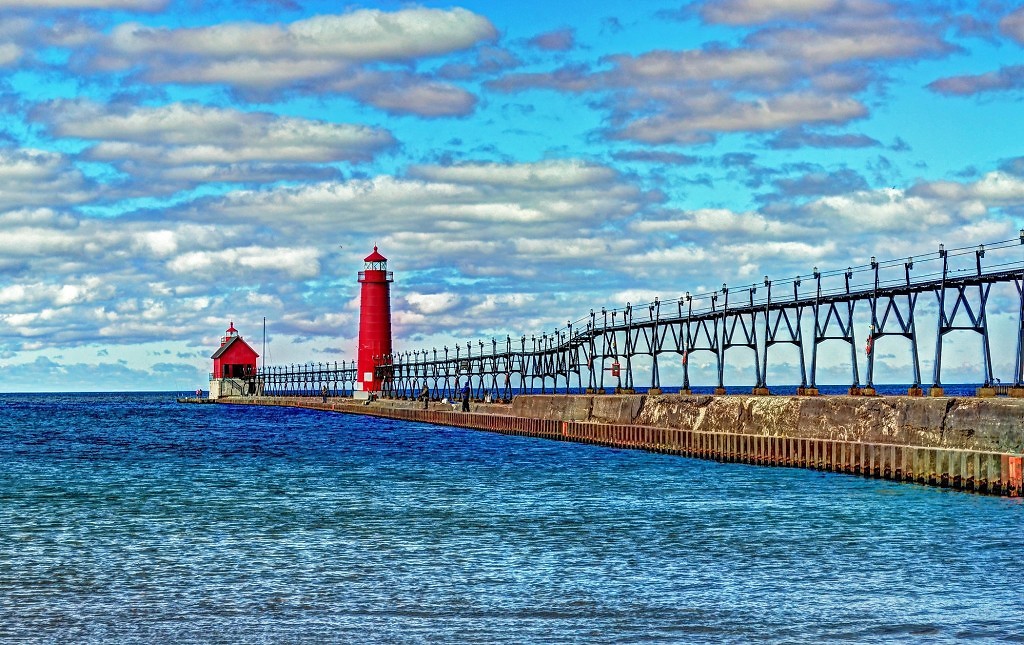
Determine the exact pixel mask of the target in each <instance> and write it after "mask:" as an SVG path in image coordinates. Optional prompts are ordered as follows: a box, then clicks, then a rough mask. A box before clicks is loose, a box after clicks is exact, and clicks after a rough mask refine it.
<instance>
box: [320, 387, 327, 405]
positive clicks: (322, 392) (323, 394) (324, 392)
mask: <svg viewBox="0 0 1024 645" xmlns="http://www.w3.org/2000/svg"><path fill="white" fill-rule="evenodd" d="M320 399H321V400H322V401H323V402H324V403H327V386H326V385H321V386H320Z"/></svg>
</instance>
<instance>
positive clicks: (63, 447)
mask: <svg viewBox="0 0 1024 645" xmlns="http://www.w3.org/2000/svg"><path fill="white" fill-rule="evenodd" d="M1022 582H1024V504H1022V503H1021V502H1020V501H1018V500H1012V499H1000V498H994V497H981V496H973V495H968V494H966V493H958V492H953V491H946V490H941V489H933V488H926V487H921V486H915V485H906V484H894V483H888V482H883V481H875V480H869V479H861V478H858V477H853V476H844V475H833V474H825V473H818V472H813V471H806V470H797V469H774V468H760V467H755V466H746V465H739V464H716V463H713V462H704V461H698V460H690V459H684V458H679V457H672V456H665V455H656V454H648V453H643V452H634V451H624V450H613V449H608V448H601V447H596V446H587V445H579V444H571V443H560V442H552V441H545V440H539V439H529V438H520V437H508V436H502V435H495V434H488V433H481V432H473V431H464V430H459V429H453V428H444V427H435V426H429V425H425V424H418V423H403V422H398V421H391V420H387V419H377V418H362V417H353V416H345V415H336V414H328V413H320V412H314V411H307V410H292V409H284V408H255V407H230V406H213V405H204V406H199V405H178V404H176V403H174V402H173V400H172V399H171V398H170V396H169V395H154V394H129V395H95V394H92V395H47V396H42V395H3V396H0V639H3V640H15V641H19V642H21V641H45V642H54V641H57V642H67V641H73V642H79V641H139V642H167V641H173V642H188V641H202V642H223V641H240V642H253V641H258V642H296V641H307V642H308V641H316V642H320V641H329V642H350V641H357V640H358V641H362V642H367V643H393V642H399V643H416V642H438V641H440V642H460V643H524V642H526V643H529V642H535V643H560V642H586V643H590V642H596V643H610V642H615V643H619V642H682V643H694V642H708V643H717V642H722V641H733V642H745V641H750V640H767V641H784V642H795V643H801V642H803V643H817V642H820V641H822V640H845V641H871V642H877V641H908V640H909V641H915V642H953V641H958V640H964V639H973V640H981V641H996V640H1016V641H1022V640H1024V591H1022Z"/></svg>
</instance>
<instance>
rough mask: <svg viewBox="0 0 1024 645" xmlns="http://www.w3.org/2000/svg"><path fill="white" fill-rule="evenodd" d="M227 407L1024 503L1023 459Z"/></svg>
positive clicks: (515, 421)
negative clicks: (802, 471) (813, 473)
mask: <svg viewBox="0 0 1024 645" xmlns="http://www.w3.org/2000/svg"><path fill="white" fill-rule="evenodd" d="M224 402H225V403H233V404H250V405H278V406H288V407H302V408H311V409H317V410H328V411H335V412H343V413H348V414H362V415H370V416H378V417H386V418H390V419H401V420H405V421H420V422H424V423H432V424H438V425H447V426H456V427H460V428H471V429H474V430H485V431H489V432H497V433H501V434H509V435H517V436H525V437H536V438H543V439H555V440H561V441H575V442H580V443H589V444H596V445H601V446H609V447H614V448H631V449H639V450H647V451H652V452H658V453H663V454H669V455H680V456H684V457H692V458H697V459H711V460H715V461H721V462H737V463H744V464H755V465H762V466H783V467H792V468H809V469H814V470H823V471H830V472H838V473H848V474H852V475H861V476H864V477H875V478H881V479H888V480H893V481H903V482H916V483H918V484H925V485H930V486H941V487H944V488H947V487H948V488H953V489H957V490H963V491H969V492H976V493H987V494H993V495H1004V496H1010V497H1017V496H1021V495H1024V468H1022V456H1021V455H1020V454H1013V453H1005V452H994V451H985V450H972V449H961V448H942V447H926V446H913V445H898V444H887V443H877V442H864V441H845V440H837V439H826V438H818V437H784V436H766V435H755V434H748V433H743V432H714V431H702V430H693V429H686V428H670V427H654V426H645V425H637V424H626V423H598V422H591V421H578V420H571V421H570V420H559V419H545V418H535V417H533V418H531V417H524V416H515V415H512V414H510V413H509V412H510V410H509V408H508V406H495V408H492V409H490V410H488V411H484V412H456V411H452V410H451V409H450V407H449V406H444V408H443V409H437V408H436V407H435V409H429V410H424V409H422V408H419V407H411V404H408V405H409V406H410V407H403V406H402V404H401V403H400V402H382V404H380V405H378V404H369V405H360V404H355V403H352V402H351V401H349V400H331V401H328V402H326V403H324V402H322V401H320V400H317V399H311V398H289V397H260V398H250V399H242V398H233V399H229V400H225V401H224ZM481 407H483V406H481Z"/></svg>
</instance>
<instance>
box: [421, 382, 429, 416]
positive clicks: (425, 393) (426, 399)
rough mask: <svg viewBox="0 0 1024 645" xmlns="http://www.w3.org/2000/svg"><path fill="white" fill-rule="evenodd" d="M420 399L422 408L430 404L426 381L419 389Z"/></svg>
mask: <svg viewBox="0 0 1024 645" xmlns="http://www.w3.org/2000/svg"><path fill="white" fill-rule="evenodd" d="M420 401H423V409H424V410H426V409H427V406H428V405H430V388H428V387H427V384H426V383H424V384H423V388H422V389H420Z"/></svg>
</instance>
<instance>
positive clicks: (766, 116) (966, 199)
mask: <svg viewBox="0 0 1024 645" xmlns="http://www.w3.org/2000/svg"><path fill="white" fill-rule="evenodd" d="M1022 99H1024V8H1021V7H1020V6H1019V5H1017V4H1016V3H1013V2H1001V1H998V0H994V1H991V2H989V1H984V0H983V1H979V2H969V1H956V0H953V1H948V2H940V1H937V0H936V1H931V0H914V1H912V2H911V1H906V2H904V1H898V0H891V1H881V0H878V1H875V0H722V1H717V2H712V1H707V2H701V1H696V2H679V1H672V0H664V1H661V0H640V1H639V2H621V1H616V2H612V1H600V0H588V1H587V2H577V1H575V0H565V1H562V2H537V1H535V0H520V1H519V2H502V3H498V2H461V3H449V2H423V3H418V4H409V3H398V2H377V3H342V2H327V1H308V2H307V1H304V0H217V1H215V2H214V1H209V2H207V1H204V0H0V391H8V392H10V391H59V390H66V391H95V390H170V391H174V390H187V391H191V390H194V389H195V388H196V387H199V386H205V384H206V381H207V378H208V373H209V371H210V369H211V366H212V361H211V360H210V355H211V354H212V353H213V352H214V351H215V350H216V349H217V347H218V345H219V338H220V337H221V336H222V335H223V333H224V330H225V329H226V328H227V327H228V323H229V322H234V324H235V327H237V328H238V329H239V331H240V332H241V334H242V335H243V336H244V337H245V338H246V339H247V340H248V341H249V342H250V343H251V344H252V345H253V346H254V348H256V350H257V351H259V352H262V343H263V340H264V338H263V320H264V318H265V319H266V324H267V335H266V341H267V344H268V352H267V355H266V356H264V357H263V358H264V360H265V361H266V364H268V365H286V364H291V363H300V362H306V361H335V360H337V361H340V360H346V359H347V360H351V359H353V358H354V357H355V346H356V336H357V329H358V295H359V293H358V284H357V282H356V274H357V272H358V271H359V270H361V269H362V268H363V267H362V260H363V258H364V257H365V256H366V255H368V254H369V253H370V252H371V251H372V249H373V247H374V245H376V246H378V247H379V248H380V251H381V252H382V253H383V254H384V255H385V256H387V257H388V259H389V269H391V270H393V271H394V272H395V282H394V284H393V285H392V317H393V325H394V337H395V346H396V349H398V350H400V351H402V350H415V349H421V348H430V347H442V346H444V345H446V344H447V345H450V346H454V344H455V343H462V344H464V343H465V342H467V341H470V342H474V344H475V343H476V342H477V341H478V340H488V341H489V339H491V338H492V337H497V338H505V336H506V335H511V336H513V337H516V336H520V335H523V334H525V335H527V336H529V335H531V334H540V333H541V332H544V331H552V330H555V329H557V328H558V327H560V326H564V325H565V323H566V322H567V321H568V320H577V319H580V318H582V317H584V316H586V315H588V312H589V311H590V310H591V309H599V308H601V307H608V308H613V307H622V306H623V305H625V304H626V303H627V302H630V303H633V304H634V305H635V304H637V303H646V302H649V301H651V300H652V299H653V298H655V297H659V298H662V299H665V298H676V297H678V296H679V295H681V294H682V293H684V292H686V291H690V292H692V293H703V292H708V291H711V290H714V289H718V288H720V286H721V285H722V284H725V283H727V284H733V285H746V284H751V283H756V282H760V281H761V280H762V279H763V277H764V276H772V277H775V276H778V277H779V278H782V277H786V278H787V279H790V280H791V279H792V277H793V276H796V275H807V274H809V273H810V272H811V271H812V268H813V267H821V268H822V269H841V268H844V267H847V266H851V265H852V266H860V265H864V264H866V263H867V262H868V261H869V260H868V258H870V257H872V256H876V257H877V258H879V259H889V258H902V257H906V256H915V255H917V256H924V255H926V254H931V255H934V254H935V250H936V249H937V247H938V244H940V243H945V244H946V245H947V246H950V247H961V246H973V245H976V244H980V243H991V242H995V241H999V240H1007V239H1013V238H1016V237H1017V235H1018V233H1017V231H1018V229H1019V228H1020V227H1021V226H1022V225H1024V208H1022V206H1024V118H1021V117H1022V110H1021V107H1022ZM1015 259H1016V260H1020V259H1021V258H1019V257H1018V258H1015ZM1014 298H1015V295H1013V294H1012V293H1008V294H1007V293H1001V295H998V297H997V298H996V299H995V302H996V304H997V305H998V306H994V307H993V310H992V313H991V316H990V318H991V323H992V324H993V326H994V327H995V328H997V329H1004V328H1007V327H1008V326H1010V325H1012V324H1013V320H1015V318H1014V316H1015V315H1016V310H1015V307H1016V304H1015V302H1014ZM921 307H922V310H923V311H924V312H927V310H928V307H934V305H932V304H930V302H929V301H928V299H927V298H924V297H923V298H922V304H921ZM932 318H934V314H933V315H932ZM922 319H923V320H926V319H927V317H926V316H924V314H922ZM929 324H931V325H932V327H933V328H934V322H931V323H929ZM933 331H934V329H933ZM954 345H955V346H956V347H958V348H960V349H959V350H958V351H959V352H960V354H958V355H955V356H953V354H951V356H953V358H952V359H951V360H949V361H944V365H943V370H944V374H948V375H949V376H948V380H949V379H951V380H953V381H956V380H957V379H958V378H960V379H965V380H971V379H976V378H977V356H978V351H977V342H976V340H975V339H974V338H973V337H968V338H965V339H957V341H956V342H954ZM882 349H883V348H882V347H881V345H879V352H880V353H879V354H878V358H877V360H879V361H880V363H881V364H882V367H881V368H880V369H881V371H882V372H884V373H885V374H886V375H890V376H891V377H892V379H894V382H901V381H905V380H906V378H905V377H906V366H907V361H908V360H909V357H908V352H907V351H906V349H905V348H901V347H898V346H896V345H895V344H893V346H892V349H891V350H890V351H885V352H882V351H881V350H882ZM1013 349H1014V347H1013V345H1012V343H1010V342H1009V341H1006V340H1005V339H1001V340H999V343H998V344H997V347H996V348H995V351H994V354H995V355H996V356H995V361H996V367H997V370H1003V371H1004V372H1005V370H1006V369H1012V368H1007V365H1008V364H1009V362H1010V361H1012V353H1013ZM830 351H833V352H836V355H837V358H836V359H835V360H834V361H831V362H830V361H828V360H826V361H824V364H823V368H822V369H823V370H824V372H823V373H824V374H825V375H826V376H829V375H831V376H834V377H835V378H836V379H837V382H842V379H843V378H848V377H845V376H843V374H845V373H846V371H847V369H848V368H846V367H843V365H842V362H841V358H840V357H839V356H840V354H841V353H842V352H841V351H837V350H830ZM843 351H846V352H847V353H848V351H849V350H848V349H846V350H843ZM924 353H925V354H930V349H929V351H928V352H924ZM744 360H746V358H743V357H740V358H739V359H738V361H739V362H738V363H737V367H735V369H736V370H737V372H736V374H737V375H738V376H737V378H740V380H741V381H742V379H743V378H745V376H744V375H745V374H746V372H744V370H743V368H742V364H743V361H744ZM929 360H930V359H929V358H927V356H926V357H925V358H924V363H925V365H924V367H925V369H926V370H927V368H928V361H929ZM793 365H794V356H793V355H792V354H780V355H779V356H778V358H777V360H773V362H772V372H771V374H772V377H771V378H770V382H771V380H772V378H774V380H776V381H779V380H782V381H784V382H790V383H792V382H795V381H794V379H793V374H794V372H793V371H792V366H793ZM730 369H733V368H730ZM830 370H831V371H830ZM886 370H888V371H886ZM748 371H749V370H748ZM824 380H828V379H827V378H826V379H824ZM707 384H711V382H710V381H709V382H708V383H707Z"/></svg>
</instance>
